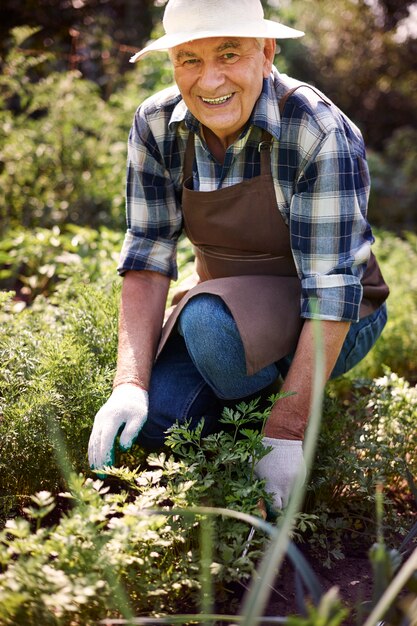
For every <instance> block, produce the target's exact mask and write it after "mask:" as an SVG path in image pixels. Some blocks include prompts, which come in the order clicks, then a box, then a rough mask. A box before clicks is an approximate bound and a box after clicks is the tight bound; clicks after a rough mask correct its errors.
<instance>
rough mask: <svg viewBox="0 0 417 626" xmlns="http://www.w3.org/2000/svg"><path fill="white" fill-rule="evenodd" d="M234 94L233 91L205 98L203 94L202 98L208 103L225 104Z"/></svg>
mask: <svg viewBox="0 0 417 626" xmlns="http://www.w3.org/2000/svg"><path fill="white" fill-rule="evenodd" d="M232 96H233V94H232V93H228V94H227V95H226V96H220V98H203V96H201V99H202V101H203V102H205V103H206V104H224V103H225V102H227V101H228V100H230V98H231V97H232Z"/></svg>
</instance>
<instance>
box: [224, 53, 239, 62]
mask: <svg viewBox="0 0 417 626" xmlns="http://www.w3.org/2000/svg"><path fill="white" fill-rule="evenodd" d="M222 58H223V60H224V61H228V62H229V63H230V62H232V63H233V62H234V61H237V60H238V58H239V57H238V55H237V54H235V53H234V52H226V53H225V54H223V57H222Z"/></svg>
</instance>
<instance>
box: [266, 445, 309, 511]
mask: <svg viewBox="0 0 417 626" xmlns="http://www.w3.org/2000/svg"><path fill="white" fill-rule="evenodd" d="M262 443H263V444H264V446H265V447H272V450H271V451H270V452H268V454H267V455H266V456H264V457H263V458H262V459H261V460H260V461H258V462H257V464H256V466H255V473H256V475H257V476H258V478H261V479H264V480H265V481H266V483H265V486H266V490H267V491H268V492H270V493H271V494H272V497H273V501H274V505H275V507H276V508H277V509H282V508H283V507H285V506H286V505H287V504H288V500H289V497H290V493H291V489H292V488H293V486H294V482H295V480H296V478H297V476H298V475H299V474H301V475H302V477H303V479H305V476H306V466H305V462H304V457H303V442H302V441H298V440H297V441H295V440H292V439H273V438H272V437H264V438H263V440H262Z"/></svg>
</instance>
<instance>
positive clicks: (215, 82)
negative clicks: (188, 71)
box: [198, 62, 224, 95]
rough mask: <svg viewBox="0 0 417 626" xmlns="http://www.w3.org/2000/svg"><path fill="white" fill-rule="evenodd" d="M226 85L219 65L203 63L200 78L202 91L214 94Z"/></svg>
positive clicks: (199, 82)
mask: <svg viewBox="0 0 417 626" xmlns="http://www.w3.org/2000/svg"><path fill="white" fill-rule="evenodd" d="M223 83H224V74H223V71H222V69H221V68H220V67H219V66H218V64H217V63H212V62H208V63H207V62H206V63H203V64H202V66H201V70H200V76H199V78H198V84H199V87H200V89H201V91H202V92H203V93H204V94H206V95H209V94H214V93H216V91H217V89H218V88H219V87H221V86H222V85H223Z"/></svg>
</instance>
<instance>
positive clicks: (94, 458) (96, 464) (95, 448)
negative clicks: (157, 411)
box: [88, 383, 148, 469]
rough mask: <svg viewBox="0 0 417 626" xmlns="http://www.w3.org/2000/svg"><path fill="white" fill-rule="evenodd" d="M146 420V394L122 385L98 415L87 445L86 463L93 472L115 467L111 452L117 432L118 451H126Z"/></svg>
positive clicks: (129, 384)
mask: <svg viewBox="0 0 417 626" xmlns="http://www.w3.org/2000/svg"><path fill="white" fill-rule="evenodd" d="M147 416H148V393H147V391H145V390H144V389H142V388H141V387H138V386H137V385H133V384H132V383H123V384H121V385H118V386H117V387H115V388H114V389H113V393H112V394H111V396H110V398H109V399H108V400H107V402H106V404H104V405H103V406H102V407H101V409H100V410H99V412H98V413H97V415H96V417H95V419H94V424H93V429H92V431H91V435H90V441H89V444H88V460H89V463H90V467H91V468H92V469H98V468H101V467H104V466H105V465H114V456H115V453H114V449H115V443H116V441H115V440H116V437H117V435H118V433H119V430H120V429H121V428H122V427H123V426H124V428H123V430H122V432H121V434H120V440H119V443H120V447H121V449H122V450H128V449H129V448H130V447H131V446H132V445H133V443H134V441H135V439H136V437H137V436H138V433H139V431H140V429H141V428H142V426H143V425H144V423H145V421H146V418H147Z"/></svg>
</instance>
